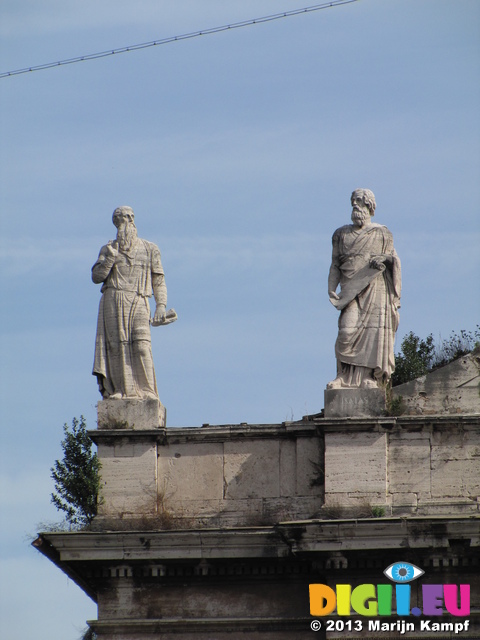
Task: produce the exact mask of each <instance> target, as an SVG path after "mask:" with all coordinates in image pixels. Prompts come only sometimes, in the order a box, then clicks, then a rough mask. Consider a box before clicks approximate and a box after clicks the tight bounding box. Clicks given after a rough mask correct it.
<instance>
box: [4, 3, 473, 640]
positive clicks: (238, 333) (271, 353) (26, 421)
mask: <svg viewBox="0 0 480 640" xmlns="http://www.w3.org/2000/svg"><path fill="white" fill-rule="evenodd" d="M307 4H308V3H305V4H302V3H299V2H296V1H295V0H288V1H287V0H255V2H253V1H251V0H242V2H238V1H237V2H233V1H232V0H230V1H229V2H225V1H224V0H223V1H220V0H207V1H206V2H202V3H198V2H194V1H193V0H189V1H188V0H177V1H176V2H175V3H169V2H165V1H163V0H137V2H135V3H134V4H133V3H131V2H126V1H124V0H116V1H115V2H113V0H102V2H98V1H97V0H83V1H82V2H78V1H77V0H74V1H72V2H69V3H65V2H60V1H59V0H44V2H42V3H38V2H34V1H33V0H15V1H13V0H6V1H5V2H4V3H3V4H2V9H1V10H0V12H1V15H0V18H1V19H0V39H1V45H0V46H1V49H0V55H1V68H0V72H1V71H8V70H11V69H17V68H21V67H25V66H31V65H36V64H41V63H44V62H50V61H53V60H60V59H64V58H69V57H75V56H78V55H82V54H87V53H92V52H95V51H100V50H104V49H107V48H110V47H111V48H116V47H121V46H124V45H129V44H135V43H137V42H146V41H150V40H154V39H157V38H163V37H168V36H172V35H176V34H181V33H185V32H189V31H196V30H200V29H204V28H208V27H214V26H217V25H222V24H226V23H232V22H235V21H238V20H246V19H249V18H255V17H258V16H262V15H267V14H269V13H278V12H280V11H284V10H285V11H286V10H292V9H296V8H300V7H302V6H307ZM479 27H480V5H479V3H478V2H476V1H475V0H457V1H456V2H451V1H448V0H445V1H444V0H390V1H389V2H385V1H384V0H360V1H359V2H356V3H353V4H350V5H345V6H342V7H336V8H329V9H326V10H322V11H318V12H315V13H311V14H308V15H302V16H297V17H292V18H288V19H283V20H279V21H276V22H271V23H268V24H264V25H258V26H254V27H247V28H244V29H239V30H236V31H230V32H226V33H221V34H218V35H212V36H205V37H201V38H196V39H193V40H189V41H184V42H180V43H175V44H171V45H166V46H162V47H156V48H152V49H146V50H143V51H138V52H133V53H128V54H123V55H118V56H113V57H110V58H105V59H102V60H97V61H92V62H85V63H80V64H76V65H71V66H66V67H61V68H56V69H52V70H48V71H41V72H38V73H30V74H26V75H21V76H16V77H10V78H6V79H2V80H0V95H1V98H0V99H1V103H0V109H1V115H2V117H1V127H2V130H1V136H2V143H3V144H2V151H1V156H0V175H1V190H0V194H1V196H0V197H1V234H0V235H1V240H0V242H1V244H0V259H1V265H2V268H1V287H2V289H1V299H2V302H3V313H2V322H1V353H2V358H1V369H0V372H1V390H2V402H1V424H2V426H1V447H0V450H1V478H2V483H1V500H2V504H1V513H2V519H1V532H2V546H1V552H0V561H1V564H2V569H1V570H2V576H3V577H2V581H1V589H2V591H1V597H0V602H1V604H0V631H1V633H2V636H3V637H6V638H9V640H24V639H25V638H33V637H35V638H36V639H37V640H47V638H48V640H50V638H52V637H54V638H62V639H65V640H76V638H78V637H79V635H80V630H81V629H82V628H83V627H84V626H85V625H84V621H85V620H86V619H87V618H95V617H96V612H95V607H94V605H93V603H91V601H90V600H89V599H88V598H87V597H86V596H85V595H84V594H83V593H82V592H81V591H80V589H79V588H78V587H76V586H75V585H74V584H73V583H72V582H71V581H69V580H68V579H67V578H66V577H65V576H63V574H61V572H60V571H58V569H56V568H55V567H54V566H53V565H50V563H49V562H48V561H47V560H45V559H43V557H41V556H40V555H39V554H38V553H36V552H35V551H34V550H33V549H31V548H30V547H29V538H28V536H29V535H34V534H35V532H36V531H37V530H38V529H39V525H40V523H42V522H52V521H55V520H58V519H60V518H59V516H58V515H57V513H56V511H55V509H54V507H53V506H52V505H50V493H51V491H52V489H53V487H52V481H51V480H50V477H49V475H50V471H49V470H50V467H51V466H52V464H53V462H54V460H55V459H56V458H58V457H60V455H61V449H60V440H61V438H62V425H63V424H64V422H68V423H70V422H71V419H72V417H73V416H79V415H80V414H83V415H85V417H86V418H87V422H88V425H89V426H90V427H91V428H94V427H95V420H96V410H95V405H96V402H97V401H98V400H99V395H98V392H97V388H96V383H95V379H94V378H93V377H92V376H91V367H92V362H93V345H94V338H95V324H96V315H97V309H98V302H99V298H100V292H99V287H98V286H95V285H93V283H92V282H91V280H90V268H91V266H92V264H93V263H94V262H95V260H96V257H97V255H98V251H99V249H100V247H101V245H102V244H104V243H105V242H106V241H107V240H109V239H111V238H113V237H114V235H115V233H114V232H115V230H114V228H113V226H112V223H111V213H112V211H113V209H114V208H115V207H116V206H118V205H121V204H128V205H131V206H132V207H133V209H134V211H135V214H136V222H137V227H138V230H139V235H140V236H142V237H145V238H147V239H148V240H151V241H153V242H156V243H157V244H158V245H159V247H160V249H161V251H162V258H163V263H164V268H165V272H166V282H167V286H168V292H169V306H173V307H174V308H175V309H176V311H177V313H178V315H179V320H178V322H177V323H175V324H174V325H171V326H169V327H162V328H157V329H154V330H153V332H152V334H153V335H152V341H153V353H154V359H155V365H156V371H157V382H158V388H159V393H160V398H161V400H162V402H163V403H164V404H165V405H166V407H167V412H168V424H169V426H172V427H174V426H196V425H201V424H203V423H210V424H222V423H230V422H232V423H237V422H251V423H256V422H257V423H265V422H281V421H283V420H285V419H292V418H293V419H299V418H301V416H302V415H304V414H306V413H316V412H319V411H320V410H321V409H322V407H323V390H324V388H325V385H326V383H327V382H328V381H329V380H330V379H332V378H333V377H334V375H335V359H334V352H333V345H334V341H335V336H336V323H337V312H336V311H335V309H334V308H333V307H332V306H331V304H330V302H329V301H328V297H327V274H328V268H329V264H330V256H331V235H332V233H333V231H334V230H335V229H336V228H337V227H339V226H341V225H342V224H346V223H348V222H349V217H350V203H349V197H350V193H351V191H352V190H353V189H354V188H356V187H367V188H370V189H372V190H373V191H374V193H375V195H376V198H377V211H376V216H375V221H376V222H380V223H382V224H386V225H387V226H388V227H389V229H390V230H391V231H392V233H393V235H394V241H395V246H396V249H397V253H398V254H399V256H400V258H401V260H402V269H403V296H402V309H401V323H400V329H399V334H398V338H397V344H399V342H400V339H401V338H402V337H403V336H404V335H405V334H406V333H408V332H409V331H410V330H413V331H415V332H416V333H417V334H418V335H420V336H426V335H427V334H428V333H430V332H431V333H433V334H434V336H435V337H437V338H438V337H440V336H441V337H447V336H448V335H449V334H450V332H451V331H452V330H459V329H470V330H471V329H474V328H475V326H476V324H477V323H478V319H479V317H480V313H479V312H480V296H479V295H478V294H479V285H478V273H479V262H480V260H479V250H478V247H479V246H480V223H479V214H478V203H479V199H480V197H479V196H480V186H479V185H480V181H479V177H480V171H479V168H480V144H479V143H480V131H479V128H480V127H479V113H480V83H479V82H478V80H479V79H480V77H479V76H480V74H479V69H480V45H479V42H480V39H479V31H480V28H479ZM40 528H41V527H40Z"/></svg>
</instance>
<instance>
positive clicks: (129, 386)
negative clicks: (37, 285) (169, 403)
mask: <svg viewBox="0 0 480 640" xmlns="http://www.w3.org/2000/svg"><path fill="white" fill-rule="evenodd" d="M153 275H161V276H163V267H162V262H161V257H160V251H159V249H158V247H157V246H156V245H155V244H153V243H151V242H147V241H146V240H142V239H140V238H137V239H136V240H135V242H134V243H133V245H132V247H131V248H130V250H129V251H122V250H119V251H118V255H117V258H116V259H115V258H114V257H112V256H111V255H110V254H109V252H108V251H107V247H106V246H104V247H102V249H101V250H100V254H99V256H98V260H97V262H96V263H95V264H94V265H93V267H92V279H93V281H94V282H95V283H97V284H98V283H100V282H103V286H102V289H101V291H102V297H101V300H100V306H99V311H98V322H97V336H96V340H95V360H94V365H93V374H94V375H95V376H97V379H98V383H99V387H100V392H101V393H102V395H103V397H104V398H108V397H109V396H111V395H113V394H121V395H122V396H123V397H126V398H148V397H158V392H157V383H156V380H155V371H154V367H153V357H152V348H151V337H150V305H149V302H148V298H150V297H151V296H152V293H153V288H152V276H153ZM166 293H167V292H166V287H165V283H164V281H163V279H162V285H161V288H160V298H161V299H160V300H157V303H164V304H166V297H167V295H166Z"/></svg>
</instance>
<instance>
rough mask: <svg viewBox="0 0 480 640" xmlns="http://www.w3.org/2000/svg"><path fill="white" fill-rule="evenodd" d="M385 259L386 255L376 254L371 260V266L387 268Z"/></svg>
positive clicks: (373, 267) (380, 268)
mask: <svg viewBox="0 0 480 640" xmlns="http://www.w3.org/2000/svg"><path fill="white" fill-rule="evenodd" d="M385 259H386V256H374V257H373V258H372V259H371V260H370V266H371V267H372V269H379V270H382V269H385Z"/></svg>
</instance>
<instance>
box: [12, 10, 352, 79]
mask: <svg viewBox="0 0 480 640" xmlns="http://www.w3.org/2000/svg"><path fill="white" fill-rule="evenodd" d="M352 2H358V0H332V1H331V2H325V3H323V4H316V5H313V6H310V7H304V8H303V9H294V10H292V11H285V12H284V13H276V14H273V15H269V16H263V17H261V18H254V19H252V20H244V21H242V22H234V23H232V24H226V25H222V26H220V27H212V28H211V29H203V30H202V31H193V32H192V33H183V34H181V35H178V36H171V37H170V38H163V39H161V40H152V41H151V42H143V43H141V44H133V45H130V46H128V47H120V48H119V49H109V50H107V51H100V52H98V53H89V54H87V55H84V56H78V57H77V58H67V59H66V60H58V61H57V62H47V63H45V64H39V65H36V66H34V67H25V68H24V69H15V70H13V71H5V72H3V73H0V78H7V77H9V76H18V75H20V74H22V73H30V72H32V71H41V70H43V69H52V68H53V67H61V66H64V65H67V64H75V63H76V62H85V61H86V60H98V59H99V58H106V57H107V56H114V55H116V54H118V53H128V52H129V51H138V50H139V49H148V48H149V47H156V46H159V45H162V44H169V43H171V42H179V41H181V40H189V39H191V38H198V37H199V36H206V35H210V34H212V33H220V32H221V31H230V30H232V29H239V28H240V27H248V26H251V25H254V24H262V23H263V22H271V21H272V20H279V19H280V18H289V17H291V16H296V15H299V14H301V13H311V12H312V11H321V10H322V9H328V8H330V7H337V6H340V5H343V4H351V3H352Z"/></svg>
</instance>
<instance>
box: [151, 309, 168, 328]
mask: <svg viewBox="0 0 480 640" xmlns="http://www.w3.org/2000/svg"><path fill="white" fill-rule="evenodd" d="M164 321H165V305H163V304H159V305H157V308H156V309H155V315H154V316H153V320H152V326H153V327H158V326H159V325H161V324H162V323H163V322H164Z"/></svg>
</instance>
